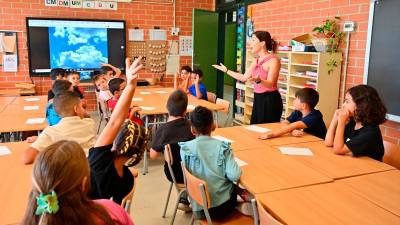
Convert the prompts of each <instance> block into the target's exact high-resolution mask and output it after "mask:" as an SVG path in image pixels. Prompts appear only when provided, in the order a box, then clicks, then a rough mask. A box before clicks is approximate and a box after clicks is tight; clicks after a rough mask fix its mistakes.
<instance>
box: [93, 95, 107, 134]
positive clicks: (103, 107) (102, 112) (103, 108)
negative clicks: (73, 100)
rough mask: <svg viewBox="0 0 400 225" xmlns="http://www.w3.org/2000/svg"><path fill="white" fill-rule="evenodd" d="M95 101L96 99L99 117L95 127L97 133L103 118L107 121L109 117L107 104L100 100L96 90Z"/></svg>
mask: <svg viewBox="0 0 400 225" xmlns="http://www.w3.org/2000/svg"><path fill="white" fill-rule="evenodd" d="M96 101H97V111H98V112H99V117H100V120H99V126H98V127H97V134H98V133H99V131H100V127H101V123H102V122H103V120H104V121H105V122H106V123H107V122H108V120H109V119H110V112H109V110H108V107H107V104H106V103H105V102H104V101H102V100H100V98H99V93H98V92H96Z"/></svg>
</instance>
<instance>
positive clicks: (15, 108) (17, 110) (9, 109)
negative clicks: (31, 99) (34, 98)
mask: <svg viewBox="0 0 400 225" xmlns="http://www.w3.org/2000/svg"><path fill="white" fill-rule="evenodd" d="M33 106H37V107H38V108H37V109H33V110H32V109H31V110H28V108H26V107H33ZM0 115H2V116H3V115H4V116H7V115H41V117H46V106H45V105H44V106H43V105H39V104H38V105H12V104H11V105H7V106H6V107H5V108H4V109H3V110H2V111H0Z"/></svg>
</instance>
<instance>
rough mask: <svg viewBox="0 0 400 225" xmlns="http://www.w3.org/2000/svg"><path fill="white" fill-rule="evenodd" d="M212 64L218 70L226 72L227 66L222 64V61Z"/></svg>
mask: <svg viewBox="0 0 400 225" xmlns="http://www.w3.org/2000/svg"><path fill="white" fill-rule="evenodd" d="M212 66H213V67H214V68H215V69H217V70H220V71H222V72H224V73H226V72H228V68H226V66H225V65H224V64H222V63H220V64H219V65H217V64H214V65H212Z"/></svg>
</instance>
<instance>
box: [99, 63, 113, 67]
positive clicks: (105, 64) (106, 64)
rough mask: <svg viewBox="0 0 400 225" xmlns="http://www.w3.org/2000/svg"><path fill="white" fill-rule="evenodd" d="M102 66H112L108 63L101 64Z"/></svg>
mask: <svg viewBox="0 0 400 225" xmlns="http://www.w3.org/2000/svg"><path fill="white" fill-rule="evenodd" d="M100 65H101V66H111V65H110V64H108V63H100Z"/></svg>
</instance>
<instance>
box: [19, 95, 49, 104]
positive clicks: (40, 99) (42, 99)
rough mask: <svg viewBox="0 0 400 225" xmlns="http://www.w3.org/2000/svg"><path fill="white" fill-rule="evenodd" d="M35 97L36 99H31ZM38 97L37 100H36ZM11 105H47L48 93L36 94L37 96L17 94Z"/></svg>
mask: <svg viewBox="0 0 400 225" xmlns="http://www.w3.org/2000/svg"><path fill="white" fill-rule="evenodd" d="M30 99H31V100H33V99H35V101H29V100H30ZM36 99H37V100H36ZM11 105H41V106H46V105H47V95H35V96H17V97H15V99H14V101H12V102H11Z"/></svg>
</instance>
